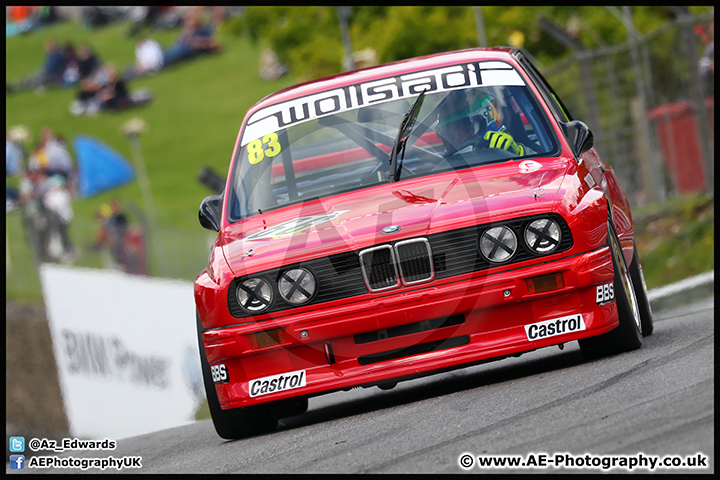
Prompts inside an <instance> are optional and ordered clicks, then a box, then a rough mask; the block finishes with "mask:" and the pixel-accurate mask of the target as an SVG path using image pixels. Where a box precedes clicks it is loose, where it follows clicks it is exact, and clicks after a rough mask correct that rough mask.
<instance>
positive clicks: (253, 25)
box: [244, 6, 343, 81]
mask: <svg viewBox="0 0 720 480" xmlns="http://www.w3.org/2000/svg"><path fill="white" fill-rule="evenodd" d="M244 25H245V32H246V33H247V35H248V36H249V38H250V39H251V40H252V41H254V42H257V41H259V40H260V39H262V40H264V41H267V42H268V43H269V44H270V45H271V47H272V49H273V50H274V51H275V53H276V54H277V56H278V59H279V61H280V62H281V63H283V64H285V65H287V66H288V67H289V68H290V70H291V71H292V72H293V73H294V74H295V75H296V76H297V78H298V79H299V80H300V81H302V80H310V79H312V78H318V77H322V76H326V75H332V74H334V73H338V72H339V71H341V70H342V59H343V48H342V41H341V39H340V27H339V25H338V15H337V9H336V8H335V7H330V6H322V7H258V6H253V7H247V8H246V9H245V14H244Z"/></svg>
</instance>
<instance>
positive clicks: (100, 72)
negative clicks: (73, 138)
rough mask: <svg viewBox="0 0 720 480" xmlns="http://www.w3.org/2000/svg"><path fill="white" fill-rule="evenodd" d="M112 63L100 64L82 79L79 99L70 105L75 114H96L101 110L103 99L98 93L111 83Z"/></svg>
mask: <svg viewBox="0 0 720 480" xmlns="http://www.w3.org/2000/svg"><path fill="white" fill-rule="evenodd" d="M112 69H113V67H112V66H111V65H98V66H97V67H96V68H95V69H94V70H93V72H92V73H91V74H90V75H89V76H88V77H87V78H84V79H83V80H81V81H80V90H79V91H78V94H77V100H76V101H74V102H73V103H72V105H71V106H70V112H71V113H72V114H73V115H82V114H84V113H87V114H90V115H95V114H96V113H98V112H99V111H100V104H101V101H100V99H99V97H98V93H99V92H100V91H101V90H102V89H103V88H105V87H107V86H108V85H109V84H110V71H111V70H112Z"/></svg>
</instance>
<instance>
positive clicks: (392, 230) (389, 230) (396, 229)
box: [380, 225, 402, 235]
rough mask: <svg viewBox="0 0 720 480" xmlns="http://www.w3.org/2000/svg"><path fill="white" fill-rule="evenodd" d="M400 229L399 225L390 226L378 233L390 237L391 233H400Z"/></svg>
mask: <svg viewBox="0 0 720 480" xmlns="http://www.w3.org/2000/svg"><path fill="white" fill-rule="evenodd" d="M401 228H402V227H401V226H400V225H390V226H389V227H385V228H383V229H382V230H380V233H382V234H383V235H390V234H391V233H397V232H399V231H400V229H401Z"/></svg>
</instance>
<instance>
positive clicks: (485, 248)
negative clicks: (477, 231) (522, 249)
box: [480, 225, 517, 263]
mask: <svg viewBox="0 0 720 480" xmlns="http://www.w3.org/2000/svg"><path fill="white" fill-rule="evenodd" d="M515 250H517V237H516V236H515V232H513V231H512V230H511V229H510V228H508V227H506V226H504V225H503V226H500V227H492V228H488V229H487V230H485V231H484V232H483V233H482V235H480V252H482V254H483V256H484V257H485V258H487V259H488V260H490V261H491V262H495V263H501V262H505V261H507V260H510V258H511V257H512V256H513V255H514V254H515Z"/></svg>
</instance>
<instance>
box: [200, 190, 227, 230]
mask: <svg viewBox="0 0 720 480" xmlns="http://www.w3.org/2000/svg"><path fill="white" fill-rule="evenodd" d="M222 202H223V197H222V195H210V196H209V197H205V199H204V200H203V201H202V203H201V204H200V211H199V212H198V217H199V219H200V225H202V226H203V228H207V229H208V230H214V231H216V232H219V231H220V217H221V215H222Z"/></svg>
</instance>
